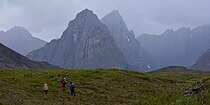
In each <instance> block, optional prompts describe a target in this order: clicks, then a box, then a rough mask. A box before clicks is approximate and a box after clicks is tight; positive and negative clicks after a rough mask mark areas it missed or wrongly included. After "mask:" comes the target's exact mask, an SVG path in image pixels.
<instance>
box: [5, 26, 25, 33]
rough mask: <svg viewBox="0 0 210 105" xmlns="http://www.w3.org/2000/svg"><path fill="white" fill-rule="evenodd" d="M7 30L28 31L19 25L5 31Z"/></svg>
mask: <svg viewBox="0 0 210 105" xmlns="http://www.w3.org/2000/svg"><path fill="white" fill-rule="evenodd" d="M9 31H21V32H28V30H27V29H26V28H24V27H21V26H14V27H12V28H11V29H9V30H8V31H7V32H9Z"/></svg>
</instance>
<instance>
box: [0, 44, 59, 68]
mask: <svg viewBox="0 0 210 105" xmlns="http://www.w3.org/2000/svg"><path fill="white" fill-rule="evenodd" d="M0 68H34V69H46V68H50V69H54V68H59V67H57V66H53V65H50V64H48V63H47V62H35V61H31V60H30V59H28V58H27V57H25V56H22V55H20V54H19V53H17V52H15V51H13V50H11V49H9V48H8V47H6V46H4V45H3V44H1V43H0Z"/></svg>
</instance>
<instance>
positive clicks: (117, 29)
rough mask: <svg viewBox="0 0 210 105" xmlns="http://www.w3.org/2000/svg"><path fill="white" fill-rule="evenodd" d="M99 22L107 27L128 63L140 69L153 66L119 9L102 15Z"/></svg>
mask: <svg viewBox="0 0 210 105" xmlns="http://www.w3.org/2000/svg"><path fill="white" fill-rule="evenodd" d="M101 22H102V23H104V24H105V25H106V26H107V27H108V29H109V31H110V33H111V35H112V36H113V37H114V39H115V40H116V43H117V45H118V47H119V49H120V50H121V51H122V52H123V54H124V56H125V57H126V59H127V61H128V63H129V65H131V66H133V67H134V68H137V69H142V70H148V69H152V68H154V64H153V63H152V61H151V59H150V58H149V55H148V54H147V52H146V51H145V50H144V49H143V48H142V47H141V45H140V43H139V41H138V40H137V39H136V38H135V35H134V33H133V31H132V30H131V31H129V30H128V28H127V26H126V24H125V22H124V20H123V18H122V16H121V15H120V13H119V11H117V10H114V11H112V12H111V13H109V14H108V15H106V16H105V17H103V18H102V19H101Z"/></svg>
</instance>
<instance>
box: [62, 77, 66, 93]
mask: <svg viewBox="0 0 210 105" xmlns="http://www.w3.org/2000/svg"><path fill="white" fill-rule="evenodd" d="M66 84H67V80H66V78H65V77H63V78H62V79H61V89H62V91H63V92H65V85H66Z"/></svg>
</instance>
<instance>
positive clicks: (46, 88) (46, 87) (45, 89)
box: [44, 83, 48, 95]
mask: <svg viewBox="0 0 210 105" xmlns="http://www.w3.org/2000/svg"><path fill="white" fill-rule="evenodd" d="M44 92H45V94H46V95H47V92H48V86H47V83H45V84H44Z"/></svg>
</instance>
